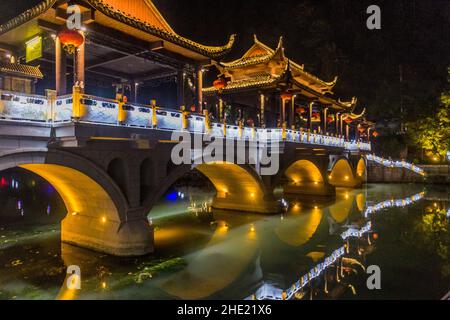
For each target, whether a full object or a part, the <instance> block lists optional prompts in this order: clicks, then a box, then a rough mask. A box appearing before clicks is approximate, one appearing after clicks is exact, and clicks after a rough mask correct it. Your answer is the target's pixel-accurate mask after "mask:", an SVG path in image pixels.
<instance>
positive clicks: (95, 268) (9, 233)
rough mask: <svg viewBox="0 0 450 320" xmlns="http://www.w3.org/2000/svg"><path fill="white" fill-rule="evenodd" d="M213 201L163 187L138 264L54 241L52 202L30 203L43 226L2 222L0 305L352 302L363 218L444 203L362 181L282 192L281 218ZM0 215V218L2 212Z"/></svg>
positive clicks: (370, 226)
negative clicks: (218, 206)
mask: <svg viewBox="0 0 450 320" xmlns="http://www.w3.org/2000/svg"><path fill="white" fill-rule="evenodd" d="M5 180H6V179H5ZM19 186H21V184H19ZM30 186H33V184H30ZM41 187H42V186H41ZM33 188H39V183H37V184H36V182H35V183H34V186H33ZM44 189H45V188H44ZM9 192H11V191H9ZM9 195H10V194H9ZM19 195H20V196H23V194H19ZM434 195H437V196H436V198H433V197H434ZM213 196H214V193H213V192H211V191H208V190H206V191H205V190H201V189H199V188H192V187H183V188H178V189H175V190H172V192H171V193H169V194H168V195H167V197H165V198H164V199H162V200H161V202H160V203H159V204H158V205H157V206H156V207H155V208H154V209H153V210H152V212H151V213H150V215H149V219H150V220H151V222H152V224H153V225H154V226H155V244H156V250H157V251H156V253H155V254H153V255H150V256H147V257H141V258H115V257H110V256H107V255H102V254H98V253H93V252H91V251H88V250H84V249H81V248H77V247H74V246H70V245H66V244H61V243H60V241H59V237H60V234H59V225H58V222H59V218H60V216H61V214H60V215H58V214H56V213H54V212H56V209H54V208H57V207H58V204H57V203H54V202H53V203H52V202H49V203H51V204H50V205H48V204H47V203H46V204H45V205H44V207H43V208H38V209H36V210H33V208H32V207H30V214H29V216H30V217H29V218H28V219H30V221H32V220H33V218H32V216H33V212H34V211H37V213H36V214H35V215H34V218H36V219H35V220H39V219H41V218H42V216H46V217H47V219H53V220H52V222H53V223H52V224H48V223H47V224H44V225H40V226H36V225H32V226H30V224H24V225H22V224H18V223H17V221H14V223H13V224H9V223H8V224H6V223H3V224H2V227H0V249H1V250H0V299H55V298H56V299H210V298H230V299H244V298H250V299H268V298H270V299H300V298H303V299H304V298H309V299H315V298H339V297H342V296H344V297H345V295H346V294H347V293H349V294H350V295H353V294H354V293H355V294H357V296H358V295H359V294H361V293H360V289H359V287H358V278H356V277H355V276H356V275H357V274H361V273H362V272H363V269H364V268H365V267H364V266H365V265H367V263H366V259H367V257H368V256H370V254H371V253H372V252H376V250H377V245H378V243H377V242H378V241H379V239H378V237H379V233H381V232H380V231H379V230H378V228H381V227H383V224H381V225H380V224H379V223H378V222H377V221H376V220H373V219H376V218H377V217H382V216H384V214H381V213H386V215H387V216H395V215H396V214H397V211H395V210H397V209H399V208H409V209H407V210H410V211H411V212H412V213H415V212H418V214H420V215H421V214H422V213H426V212H428V211H427V210H438V209H439V210H441V211H442V210H444V216H445V215H448V213H447V208H448V201H449V200H450V199H449V198H448V197H447V198H445V192H444V195H442V193H435V192H434V191H433V190H428V191H427V192H425V193H424V191H423V187H422V186H417V185H391V186H388V185H370V186H369V187H368V188H366V189H361V190H349V189H339V190H338V192H337V196H336V199H335V200H333V201H328V202H320V201H317V200H315V201H311V200H310V199H303V198H301V197H288V196H286V197H285V198H284V202H285V204H286V206H287V210H286V212H284V213H283V214H280V215H273V216H265V215H259V214H248V213H240V212H231V211H220V210H212V209H211V207H210V203H211V199H212V198H213ZM8 197H9V196H8ZM427 197H429V198H433V199H434V200H426V199H427ZM23 198H24V199H25V197H23ZM1 199H3V198H1V197H0V200H1ZM29 200H30V199H25V200H22V201H23V203H22V206H24V207H25V208H26V207H27V201H28V202H29ZM430 201H431V202H430ZM416 203H421V204H422V205H421V206H419V207H418V206H416ZM434 204H436V205H434ZM13 209H14V210H18V209H17V208H13ZM8 210H11V208H10V207H8ZM401 210H403V209H401ZM1 213H2V219H3V215H6V216H8V215H9V213H6V211H5V210H2V211H1ZM375 213H377V214H375ZM5 221H6V220H5ZM47 221H49V220H47ZM447 223H448V220H447ZM384 238H388V237H387V236H385V235H383V237H382V238H381V240H382V241H385V239H384ZM390 258H391V257H390ZM71 265H76V266H79V267H80V270H81V290H69V289H68V288H67V285H66V283H67V281H68V280H70V276H71V275H70V274H67V267H68V266H71Z"/></svg>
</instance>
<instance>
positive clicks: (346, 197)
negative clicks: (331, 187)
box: [345, 192, 349, 200]
mask: <svg viewBox="0 0 450 320" xmlns="http://www.w3.org/2000/svg"><path fill="white" fill-rule="evenodd" d="M348 198H349V195H348V192H347V193H346V194H345V199H347V200H348Z"/></svg>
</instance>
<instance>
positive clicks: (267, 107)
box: [203, 35, 364, 137]
mask: <svg viewBox="0 0 450 320" xmlns="http://www.w3.org/2000/svg"><path fill="white" fill-rule="evenodd" d="M214 65H215V66H216V68H217V69H218V71H219V76H218V79H217V80H216V81H215V82H214V86H211V87H208V88H204V89H203V93H204V96H205V99H204V100H205V103H206V104H207V105H208V108H209V109H211V113H212V114H215V115H216V117H217V118H218V119H219V120H220V121H223V120H226V121H228V122H229V121H231V122H235V123H236V124H237V122H240V121H242V120H245V122H247V123H246V124H247V125H250V124H255V125H257V126H258V125H259V126H263V127H264V126H267V127H281V126H282V125H285V126H287V127H288V128H291V127H295V128H297V129H299V128H301V127H303V128H305V127H306V129H307V130H310V131H311V132H313V131H317V132H322V133H325V134H331V133H334V134H336V135H339V136H343V135H346V136H347V137H349V135H350V134H349V129H350V124H351V123H352V122H354V121H355V120H357V119H360V120H361V119H362V118H363V116H364V111H363V112H362V113H361V114H354V110H355V107H356V102H357V99H356V98H353V99H351V101H349V102H345V101H341V100H340V99H337V100H336V99H335V98H334V97H333V88H334V86H335V85H336V83H337V77H335V78H334V79H333V80H332V81H330V82H326V81H324V80H321V79H319V78H318V77H316V76H314V75H312V74H310V73H308V72H306V71H305V68H304V66H303V65H299V64H297V63H295V62H294V61H292V60H290V59H288V58H287V57H286V56H285V53H284V48H283V38H282V37H280V40H279V42H278V46H277V47H276V48H275V49H272V48H270V47H269V46H267V45H265V44H264V43H262V42H261V41H259V40H258V38H257V37H256V35H255V37H254V44H253V45H252V47H251V48H250V49H249V50H248V51H247V52H246V53H245V54H244V55H243V56H242V57H241V58H239V59H237V60H234V61H231V62H215V63H214ZM224 118H227V119H224ZM230 118H231V119H230ZM355 136H357V134H355Z"/></svg>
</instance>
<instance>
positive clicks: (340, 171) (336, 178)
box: [328, 159, 360, 188]
mask: <svg viewBox="0 0 450 320" xmlns="http://www.w3.org/2000/svg"><path fill="white" fill-rule="evenodd" d="M328 181H329V182H330V184H331V185H333V186H335V187H346V188H354V187H356V186H357V185H359V184H360V182H359V181H358V180H357V179H355V177H354V175H353V171H352V167H351V166H350V163H349V162H348V160H347V159H340V160H338V161H337V162H336V163H335V165H334V167H333V170H331V173H330V175H329V177H328Z"/></svg>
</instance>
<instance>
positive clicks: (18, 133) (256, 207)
mask: <svg viewBox="0 0 450 320" xmlns="http://www.w3.org/2000/svg"><path fill="white" fill-rule="evenodd" d="M191 135H192V136H193V135H195V134H193V133H191ZM177 144H178V141H172V140H171V132H170V131H167V130H166V131H165V130H157V129H153V130H148V129H142V128H134V127H116V126H107V125H98V124H89V123H80V122H70V123H62V124H45V123H31V122H30V123H19V122H14V121H7V122H4V123H2V124H1V125H0V171H1V170H6V169H9V168H14V167H20V168H23V169H25V170H28V171H31V172H33V173H35V174H37V175H39V176H41V177H42V178H44V179H45V180H47V181H48V182H49V183H50V184H52V185H53V186H54V187H55V189H56V190H57V191H58V193H59V194H60V196H61V197H62V199H63V201H64V203H65V205H66V208H67V216H66V217H65V219H64V220H63V221H62V228H61V238H62V241H64V242H67V243H71V244H75V245H78V246H81V247H85V248H89V249H93V250H97V251H101V252H105V253H109V254H113V255H119V256H135V255H143V254H146V253H149V252H152V251H153V231H152V227H151V225H150V224H149V221H148V219H147V215H148V213H149V211H150V210H151V208H152V206H153V205H154V204H155V203H156V201H158V199H159V198H160V197H161V196H162V195H163V194H164V193H165V192H166V191H167V190H168V189H169V188H170V186H172V185H173V183H174V182H176V181H177V180H178V179H180V178H181V177H182V176H183V175H184V174H186V173H187V172H189V171H191V170H198V171H200V172H201V173H202V174H203V175H204V176H205V177H206V178H208V179H209V180H210V181H211V182H212V184H213V185H214V187H215V188H216V190H217V194H216V196H215V199H214V201H213V206H214V207H216V208H220V209H229V210H236V211H240V212H245V211H252V212H260V213H265V214H269V213H275V212H278V211H279V210H280V209H281V207H280V205H279V202H278V201H277V200H276V198H275V196H274V194H273V191H274V189H275V188H276V187H278V186H281V187H283V188H284V191H285V192H286V193H295V194H301V195H305V197H306V196H307V197H333V196H334V193H335V188H336V187H351V188H354V187H359V186H361V185H362V184H363V183H364V182H365V181H366V177H367V170H366V160H365V158H364V154H363V153H361V151H360V150H352V151H351V150H347V149H346V148H344V147H342V146H329V145H322V144H315V143H314V142H313V143H311V141H308V143H303V142H301V141H300V142H298V141H290V140H288V139H281V140H280V144H279V148H278V150H277V151H276V153H277V154H276V155H275V156H277V157H278V159H279V169H278V170H277V172H276V174H273V175H267V176H261V175H260V174H259V173H258V172H259V170H258V167H259V166H260V164H259V163H256V164H251V163H254V162H253V161H251V160H252V156H251V155H252V154H253V153H254V151H255V150H252V145H251V144H250V143H249V141H246V142H245V147H246V150H247V151H248V152H247V153H246V155H245V157H243V158H240V159H236V158H235V160H240V161H239V162H238V163H242V164H235V162H212V163H208V164H198V165H191V164H186V165H175V164H174V163H173V162H172V161H171V153H172V149H173V148H174V147H175V146H176V145H177ZM207 144H208V143H203V144H202V148H205V147H207ZM269 144H270V143H268V144H266V145H265V147H266V148H267V146H268V145H269ZM255 152H256V151H255ZM216 153H223V154H225V150H218V151H216ZM216 155H217V154H216ZM272 156H274V154H272Z"/></svg>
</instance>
